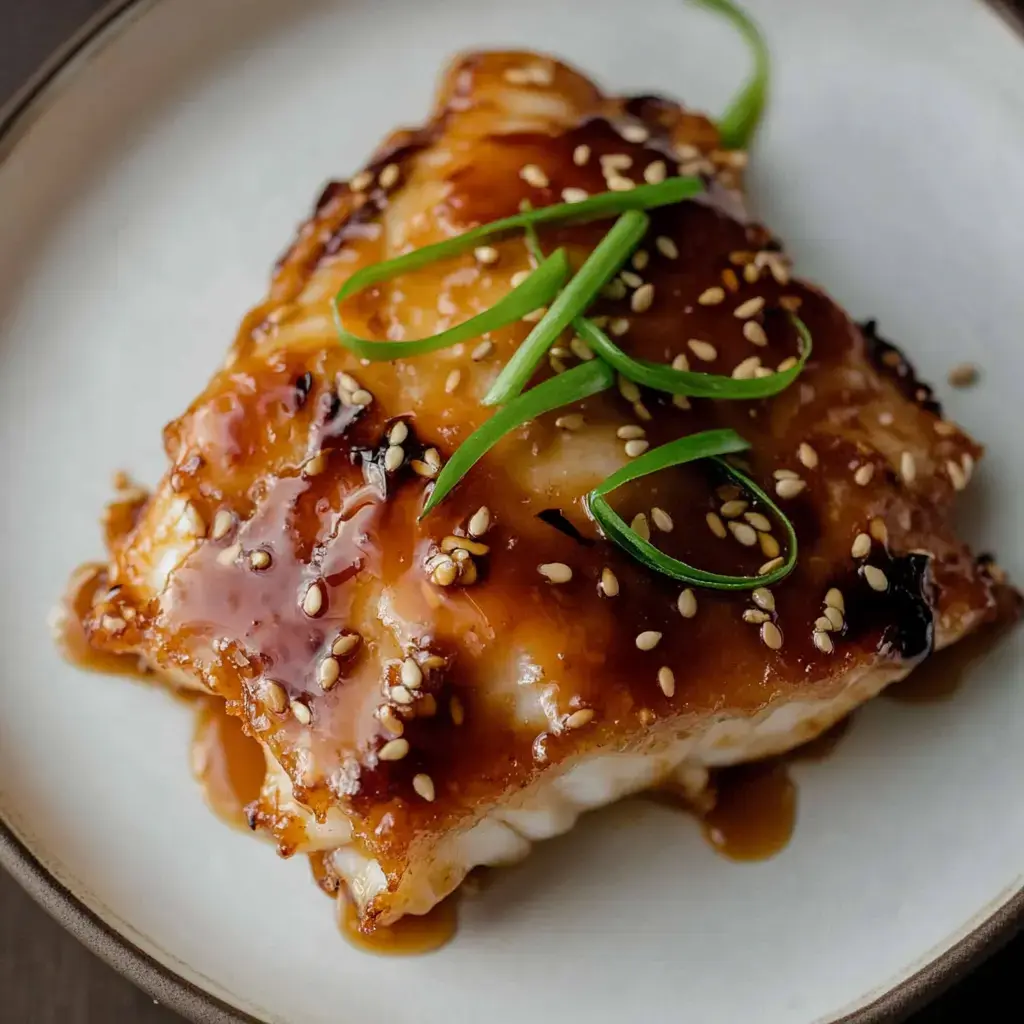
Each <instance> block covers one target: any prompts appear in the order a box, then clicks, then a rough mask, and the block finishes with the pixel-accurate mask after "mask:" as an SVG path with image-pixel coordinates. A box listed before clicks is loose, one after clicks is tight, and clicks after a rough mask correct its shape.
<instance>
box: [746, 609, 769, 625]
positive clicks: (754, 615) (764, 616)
mask: <svg viewBox="0 0 1024 1024" xmlns="http://www.w3.org/2000/svg"><path fill="white" fill-rule="evenodd" d="M741 618H742V619H743V621H744V622H749V623H750V625H752V626H760V625H761V623H763V622H767V621H768V620H769V619H770V618H771V616H770V615H769V614H768V613H767V612H763V611H761V609H760V608H745V609H744V611H743V615H742V616H741Z"/></svg>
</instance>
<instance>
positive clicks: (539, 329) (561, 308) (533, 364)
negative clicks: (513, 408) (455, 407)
mask: <svg viewBox="0 0 1024 1024" xmlns="http://www.w3.org/2000/svg"><path fill="white" fill-rule="evenodd" d="M650 221H651V219H650V217H648V216H647V214H646V213H642V212H641V211H640V210H629V211H628V212H627V213H624V214H623V215H622V216H621V217H619V219H618V220H617V221H616V222H615V225H614V227H613V228H612V229H611V231H609V232H608V234H606V235H605V236H604V238H602V239H601V241H600V242H598V244H597V246H596V247H595V249H594V251H593V252H592V253H591V254H590V255H589V256H588V257H587V260H586V262H585V263H584V264H583V266H582V267H580V269H579V271H578V273H577V274H576V275H575V276H574V277H573V278H572V280H571V281H570V282H569V283H568V284H567V285H566V287H565V288H564V289H563V291H562V292H561V293H560V294H559V296H558V298H557V299H555V301H554V302H553V303H552V304H551V306H550V308H549V309H548V311H547V312H546V313H545V314H544V316H543V317H542V318H541V320H540V321H539V322H538V323H537V325H536V326H535V327H534V328H533V330H532V331H530V333H529V334H528V335H527V337H526V340H525V341H524V342H523V343H522V344H521V345H520V346H519V348H517V349H516V351H515V353H514V354H513V356H512V358H511V359H510V360H509V361H508V362H507V363H506V364H505V367H504V369H503V370H502V371H501V373H500V374H498V379H497V380H496V381H495V382H494V383H493V384H492V385H491V389H490V391H488V392H487V394H486V395H485V396H484V405H502V404H504V403H505V402H508V401H510V400H511V399H513V398H515V397H516V396H517V395H518V394H519V393H520V392H521V391H522V390H523V388H524V387H526V384H527V382H528V381H529V380H530V378H531V377H532V376H533V373H534V370H536V368H537V364H538V363H539V362H540V361H541V359H543V358H544V353H545V352H547V350H548V349H549V348H551V346H552V345H553V344H554V343H555V339H556V338H557V337H558V336H559V335H560V334H561V333H562V331H564V330H565V329H566V327H568V326H569V324H571V323H572V322H573V320H575V319H576V317H578V316H579V315H580V314H581V313H583V311H584V310H586V309H587V307H588V306H589V305H590V304H591V303H592V302H593V301H594V299H595V298H596V297H597V293H598V292H599V291H600V290H601V289H602V288H603V287H604V286H605V285H606V284H607V283H608V282H609V281H610V280H611V279H612V278H613V277H614V276H615V275H616V274H617V273H618V272H619V269H620V268H621V267H622V264H623V263H625V262H626V260H628V259H629V257H630V256H631V255H632V253H633V250H634V249H636V247H637V246H638V245H639V244H640V239H642V238H643V237H644V233H645V232H646V231H647V226H648V224H650Z"/></svg>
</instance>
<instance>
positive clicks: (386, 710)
mask: <svg viewBox="0 0 1024 1024" xmlns="http://www.w3.org/2000/svg"><path fill="white" fill-rule="evenodd" d="M377 718H378V720H379V721H380V724H381V725H383V726H384V728H385V729H387V731H388V732H389V733H391V735H392V736H401V735H402V733H403V732H405V724H404V723H403V722H402V720H401V719H400V718H399V717H398V715H396V714H395V711H394V708H392V707H390V706H389V705H388V704H383V705H381V707H379V708H378V709H377Z"/></svg>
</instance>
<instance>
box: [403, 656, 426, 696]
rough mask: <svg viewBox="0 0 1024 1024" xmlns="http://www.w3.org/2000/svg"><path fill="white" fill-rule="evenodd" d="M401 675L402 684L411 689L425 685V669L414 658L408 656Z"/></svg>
mask: <svg viewBox="0 0 1024 1024" xmlns="http://www.w3.org/2000/svg"><path fill="white" fill-rule="evenodd" d="M401 677H402V685H403V686H406V687H408V688H409V689H410V690H418V689H419V688H420V687H421V686H422V685H423V670H422V669H421V668H420V667H419V665H417V664H416V662H415V661H413V659H412V658H406V659H405V660H404V661H403V662H402V671H401Z"/></svg>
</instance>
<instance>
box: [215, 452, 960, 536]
mask: <svg viewBox="0 0 1024 1024" xmlns="http://www.w3.org/2000/svg"><path fill="white" fill-rule="evenodd" d="M946 472H947V473H948V474H949V482H950V483H951V484H952V485H953V490H954V491H962V490H963V489H964V488H965V487H966V486H967V477H966V476H965V475H964V471H963V469H961V467H960V464H959V463H958V462H954V461H953V460H952V459H948V460H947V461H946ZM219 514H220V513H218V515H219ZM214 522H216V520H215V521H214Z"/></svg>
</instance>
